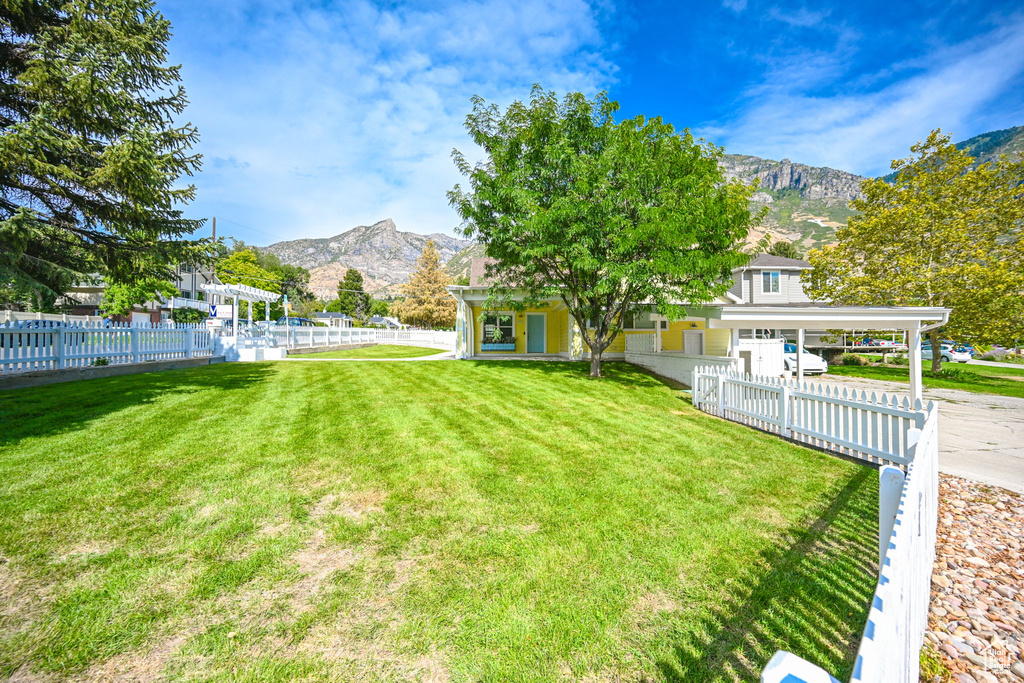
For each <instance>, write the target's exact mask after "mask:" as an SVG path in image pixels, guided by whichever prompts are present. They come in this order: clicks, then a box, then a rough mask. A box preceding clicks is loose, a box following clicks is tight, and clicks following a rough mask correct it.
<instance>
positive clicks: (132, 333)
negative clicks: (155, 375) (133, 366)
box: [128, 327, 141, 363]
mask: <svg viewBox="0 0 1024 683" xmlns="http://www.w3.org/2000/svg"><path fill="white" fill-rule="evenodd" d="M140 331H141V330H140V328H138V327H129V328H128V338H129V341H128V344H129V348H130V349H131V359H132V362H133V363H138V362H139V332H140Z"/></svg>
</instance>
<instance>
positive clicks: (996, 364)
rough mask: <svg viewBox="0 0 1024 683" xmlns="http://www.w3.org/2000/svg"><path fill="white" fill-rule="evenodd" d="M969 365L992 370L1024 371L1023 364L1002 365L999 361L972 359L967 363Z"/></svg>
mask: <svg viewBox="0 0 1024 683" xmlns="http://www.w3.org/2000/svg"><path fill="white" fill-rule="evenodd" d="M967 364H968V365H987V366H988V367H990V368H1011V369H1017V370H1024V364H1021V363H1002V362H1000V361H997V360H976V359H974V358H972V359H971V360H969V361H967Z"/></svg>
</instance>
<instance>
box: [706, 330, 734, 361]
mask: <svg viewBox="0 0 1024 683" xmlns="http://www.w3.org/2000/svg"><path fill="white" fill-rule="evenodd" d="M731 335H732V330H721V329H713V330H708V331H707V332H705V333H704V354H705V355H708V356H725V355H727V354H728V353H729V337H730V336H731Z"/></svg>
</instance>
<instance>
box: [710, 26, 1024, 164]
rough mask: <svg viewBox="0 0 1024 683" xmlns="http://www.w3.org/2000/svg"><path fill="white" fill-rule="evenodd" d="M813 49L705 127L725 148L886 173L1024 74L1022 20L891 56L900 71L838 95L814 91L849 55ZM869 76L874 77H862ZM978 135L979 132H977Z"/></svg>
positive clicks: (959, 133) (980, 111)
mask: <svg viewBox="0 0 1024 683" xmlns="http://www.w3.org/2000/svg"><path fill="white" fill-rule="evenodd" d="M847 54H848V53H847V50H846V48H845V47H843V48H839V49H837V51H836V52H835V53H831V54H828V53H806V54H802V55H798V56H795V57H793V58H792V59H791V60H789V61H787V62H785V63H784V64H782V65H781V66H779V67H778V68H775V69H772V70H771V71H770V73H768V75H767V76H766V78H765V80H764V82H762V83H760V84H758V85H757V86H755V87H752V88H750V89H749V90H748V92H747V93H746V97H745V100H744V102H743V103H741V106H740V109H741V111H742V113H741V114H740V115H739V116H738V117H737V118H736V119H735V120H732V121H727V122H720V123H718V124H716V125H713V126H708V127H705V128H703V129H702V130H700V133H701V134H702V135H704V136H705V137H707V138H709V139H712V140H715V141H717V142H720V143H724V144H725V146H726V148H727V150H728V151H731V152H740V153H744V154H754V155H758V156H765V157H769V158H774V159H779V158H782V157H789V158H791V159H794V160H797V161H800V162H803V163H807V164H812V165H821V166H831V167H833V168H840V169H844V170H848V171H853V172H857V173H862V174H865V175H877V174H883V173H886V172H888V169H889V162H890V160H891V159H893V158H896V157H902V156H906V155H907V154H908V153H909V148H910V146H911V145H912V144H913V143H915V142H917V141H918V140H922V139H924V138H925V137H926V136H927V134H928V132H929V131H930V130H932V129H934V128H938V127H941V128H942V129H943V130H944V131H946V132H948V133H950V134H952V135H953V136H954V138H955V139H962V138H964V137H968V136H969V134H965V133H966V132H967V131H969V130H971V131H973V130H976V129H975V127H974V126H973V125H971V124H972V122H974V121H976V120H977V119H978V117H980V116H983V115H984V111H985V108H986V105H987V104H989V103H991V102H992V101H993V100H994V99H995V98H997V97H1000V96H1001V95H1003V94H1004V93H1005V92H1006V89H1007V88H1008V87H1010V85H1011V84H1012V83H1013V82H1014V80H1015V79H1018V78H1020V76H1021V74H1022V73H1024V19H1022V18H1017V19H1016V20H1014V21H1012V22H1010V23H1007V24H1005V25H1004V26H1002V27H1001V28H999V29H996V30H994V31H992V32H991V33H989V34H988V35H983V36H981V37H979V38H976V39H973V40H971V41H969V42H967V43H964V44H961V45H958V46H954V47H951V48H945V49H940V50H937V51H935V52H933V53H931V54H928V55H927V56H925V57H923V58H920V59H917V60H915V61H914V62H913V63H908V64H898V65H893V66H892V67H891V68H892V70H893V71H899V72H903V73H906V74H907V75H906V76H905V77H903V78H902V79H900V80H898V81H896V82H893V83H891V84H889V85H885V86H880V87H879V88H876V89H874V90H865V91H861V92H857V91H850V92H847V93H843V94H839V95H830V94H828V95H821V94H816V93H815V90H816V89H817V88H819V87H821V86H824V85H826V84H831V83H835V82H837V81H838V80H839V79H840V77H841V75H842V73H843V71H844V68H845V67H844V64H843V60H844V59H845V57H846V56H847ZM860 80H861V81H862V82H865V83H867V82H870V80H871V79H869V78H861V79H860ZM970 134H973V133H970Z"/></svg>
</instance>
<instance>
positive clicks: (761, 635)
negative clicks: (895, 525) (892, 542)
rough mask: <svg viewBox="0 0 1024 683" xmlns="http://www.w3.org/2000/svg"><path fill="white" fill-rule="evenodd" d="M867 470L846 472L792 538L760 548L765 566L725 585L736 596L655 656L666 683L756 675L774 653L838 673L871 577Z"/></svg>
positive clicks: (872, 501)
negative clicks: (662, 656)
mask: <svg viewBox="0 0 1024 683" xmlns="http://www.w3.org/2000/svg"><path fill="white" fill-rule="evenodd" d="M874 476H876V475H875V473H874V471H872V470H869V469H863V470H861V471H859V472H857V473H855V474H854V475H853V476H852V477H851V478H850V480H849V481H848V482H847V483H846V485H845V486H844V487H843V488H842V489H841V490H840V491H839V493H838V495H836V496H835V498H834V499H833V500H832V501H831V502H830V503H829V505H828V507H827V508H826V509H825V510H824V511H823V512H822V513H821V514H820V515H819V516H818V517H817V518H816V519H814V520H813V522H811V524H810V525H809V526H803V527H798V528H793V529H791V530H790V532H789V534H790V538H791V540H792V543H791V544H789V545H788V546H787V547H778V548H775V549H773V550H772V551H769V552H766V553H763V554H762V556H761V558H760V561H761V562H760V564H761V566H763V567H765V568H766V570H767V571H766V572H755V571H752V572H750V573H749V575H748V579H747V580H745V581H744V580H741V582H740V583H739V584H735V585H733V586H730V592H731V593H732V594H733V595H735V596H737V597H735V598H734V599H733V600H731V601H729V602H727V603H725V605H724V606H723V607H722V608H720V609H716V610H714V611H711V612H710V613H708V614H706V615H705V616H704V617H703V619H700V622H699V623H698V624H697V627H696V628H695V629H694V631H693V632H692V633H690V634H687V635H686V636H684V637H683V638H682V639H681V640H680V641H679V642H678V643H677V644H676V645H675V646H674V647H673V655H672V657H671V658H670V659H667V660H666V661H662V662H659V663H658V666H659V668H660V670H661V672H662V675H663V677H664V680H666V681H733V680H741V681H757V680H759V677H760V675H761V669H762V668H763V667H764V666H765V665H766V664H767V663H768V660H769V659H770V658H771V656H772V654H774V653H775V651H776V650H788V651H790V652H793V653H794V654H796V655H798V656H800V657H803V658H804V659H807V660H808V661H810V662H813V663H815V664H817V665H818V666H820V667H822V668H823V669H825V670H827V671H828V672H829V673H831V674H832V675H834V676H836V677H838V678H839V679H841V680H846V679H847V677H848V676H849V674H850V672H851V671H852V669H853V662H854V658H855V655H856V650H857V646H858V644H859V641H860V636H861V633H862V631H863V628H864V624H865V622H866V619H867V613H868V605H869V601H870V599H871V595H872V593H873V591H874V587H875V581H876V576H875V572H876V559H877V551H878V546H877V538H878V533H877V529H876V525H875V520H876V516H877V509H878V508H877V505H878V503H877V489H876V488H875V487H874V486H872V485H871V484H872V482H871V481H870V479H871V478H873V477H874Z"/></svg>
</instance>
